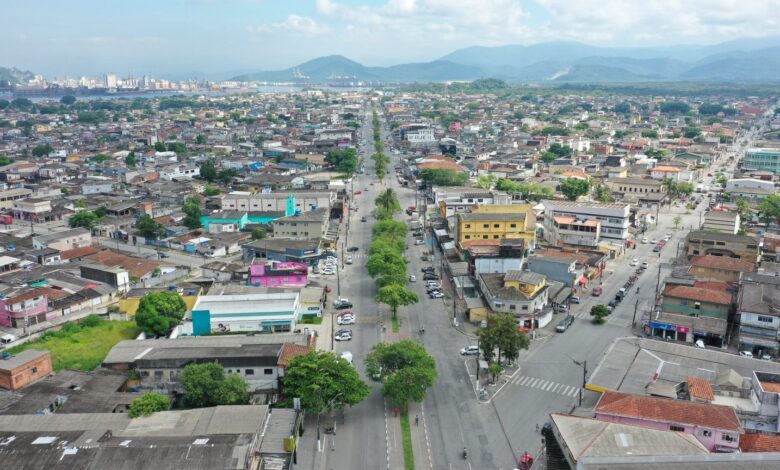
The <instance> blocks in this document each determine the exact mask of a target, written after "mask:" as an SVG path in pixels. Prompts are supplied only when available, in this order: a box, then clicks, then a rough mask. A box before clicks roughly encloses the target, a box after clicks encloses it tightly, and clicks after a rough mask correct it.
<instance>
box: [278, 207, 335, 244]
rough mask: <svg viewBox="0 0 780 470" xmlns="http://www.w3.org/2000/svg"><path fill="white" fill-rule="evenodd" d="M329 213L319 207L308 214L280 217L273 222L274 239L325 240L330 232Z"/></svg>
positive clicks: (299, 213) (297, 213) (300, 213)
mask: <svg viewBox="0 0 780 470" xmlns="http://www.w3.org/2000/svg"><path fill="white" fill-rule="evenodd" d="M328 215H329V212H328V209H327V208H324V207H319V208H317V209H314V210H311V211H308V212H296V214H294V215H291V216H287V217H280V218H278V219H276V220H274V221H273V222H272V224H273V228H274V234H273V237H274V238H291V239H294V240H314V239H319V238H325V236H326V234H327V231H328V220H329V217H328Z"/></svg>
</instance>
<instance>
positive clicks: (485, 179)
mask: <svg viewBox="0 0 780 470" xmlns="http://www.w3.org/2000/svg"><path fill="white" fill-rule="evenodd" d="M496 179H497V178H496V176H495V175H480V176H479V177H478V178H477V183H476V187H478V188H482V189H490V188H492V187H493V184H494V183H495V182H496Z"/></svg>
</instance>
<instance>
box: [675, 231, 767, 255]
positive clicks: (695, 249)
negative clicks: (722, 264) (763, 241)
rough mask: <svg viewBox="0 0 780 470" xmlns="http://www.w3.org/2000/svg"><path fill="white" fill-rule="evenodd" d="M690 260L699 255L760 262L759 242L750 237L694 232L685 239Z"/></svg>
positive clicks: (686, 251)
mask: <svg viewBox="0 0 780 470" xmlns="http://www.w3.org/2000/svg"><path fill="white" fill-rule="evenodd" d="M685 245H686V246H685V253H686V255H687V256H688V258H691V257H693V256H699V255H714V256H729V257H732V258H739V259H744V260H746V261H750V262H754V263H755V262H756V261H758V256H759V251H758V240H757V239H756V238H754V237H752V236H749V235H733V234H730V233H716V232H708V231H706V230H694V231H692V232H689V233H688V235H687V236H686V237H685Z"/></svg>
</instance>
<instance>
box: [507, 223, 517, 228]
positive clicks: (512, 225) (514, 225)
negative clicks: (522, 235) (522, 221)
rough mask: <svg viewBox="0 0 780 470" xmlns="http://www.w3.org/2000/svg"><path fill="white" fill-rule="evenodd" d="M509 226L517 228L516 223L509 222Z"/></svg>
mask: <svg viewBox="0 0 780 470" xmlns="http://www.w3.org/2000/svg"><path fill="white" fill-rule="evenodd" d="M509 228H517V224H509Z"/></svg>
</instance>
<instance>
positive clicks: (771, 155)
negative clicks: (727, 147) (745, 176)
mask: <svg viewBox="0 0 780 470" xmlns="http://www.w3.org/2000/svg"><path fill="white" fill-rule="evenodd" d="M742 168H743V169H745V170H758V171H769V172H772V173H773V174H775V175H780V148H770V147H764V148H749V149H747V150H745V158H744V159H743V160H742Z"/></svg>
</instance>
